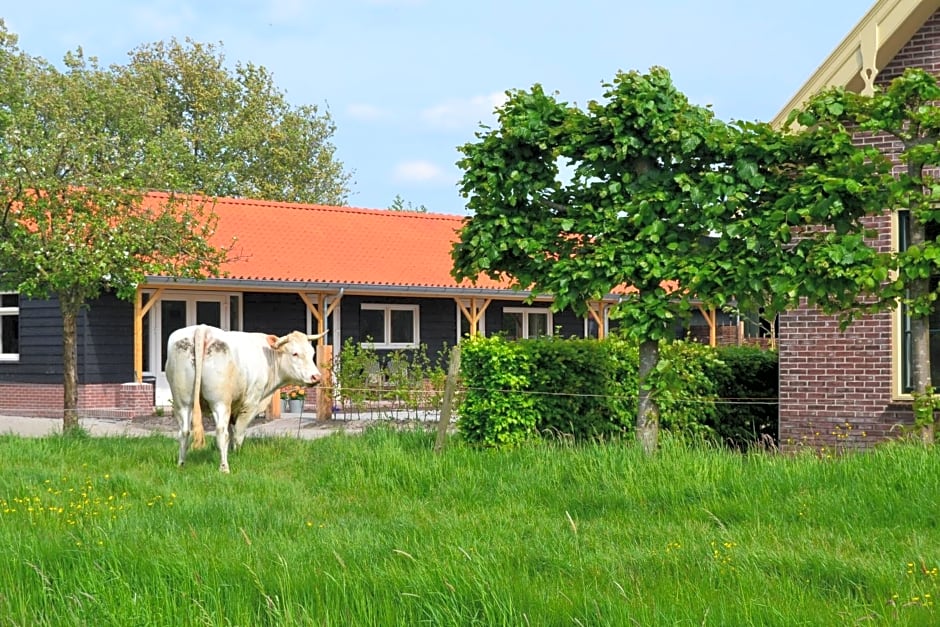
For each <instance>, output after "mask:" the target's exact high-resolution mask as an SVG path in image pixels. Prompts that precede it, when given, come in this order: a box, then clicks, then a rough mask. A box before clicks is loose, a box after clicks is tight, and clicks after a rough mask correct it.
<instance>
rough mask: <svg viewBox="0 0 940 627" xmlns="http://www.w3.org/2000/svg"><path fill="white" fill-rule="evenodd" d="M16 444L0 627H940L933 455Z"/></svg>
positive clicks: (4, 457)
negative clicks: (228, 453) (221, 454)
mask: <svg viewBox="0 0 940 627" xmlns="http://www.w3.org/2000/svg"><path fill="white" fill-rule="evenodd" d="M432 448H433V434H430V433H424V432H420V431H418V432H397V431H393V430H390V429H385V428H376V429H371V430H369V431H367V432H366V433H365V434H364V435H362V436H343V435H337V436H333V437H328V438H324V439H320V440H314V441H303V440H295V439H288V438H283V439H281V438H279V439H261V440H250V441H248V442H247V444H246V446H245V448H244V449H243V450H242V451H240V452H239V453H237V454H236V456H235V457H234V458H233V462H234V463H233V465H232V474H231V475H229V476H226V475H222V474H220V473H219V472H218V470H217V467H218V453H217V452H216V451H214V450H212V449H207V450H204V451H195V452H192V453H191V456H190V458H189V461H188V463H187V466H186V467H185V468H183V469H182V470H180V469H178V468H176V466H175V464H174V460H175V454H176V446H175V443H174V442H173V440H171V439H168V438H164V437H159V436H154V437H151V438H89V437H83V436H81V435H79V436H54V437H47V438H43V439H36V440H33V439H22V438H18V437H14V436H3V437H0V625H24V626H25V625H29V626H32V625H55V626H59V625H121V626H127V625H174V626H177V625H246V626H247V625H421V624H427V625H787V626H792V625H856V624H859V625H934V624H940V613H938V611H937V608H936V606H935V600H936V599H937V598H938V597H940V575H938V568H940V510H938V507H940V453H938V451H936V450H927V449H925V448H922V447H918V446H916V445H890V446H884V447H882V448H879V449H877V450H875V451H872V452H869V453H855V454H850V455H845V456H836V457H831V458H830V457H820V456H816V455H812V454H807V455H800V456H794V457H786V456H773V455H763V454H756V455H739V454H734V453H730V452H725V451H720V450H715V449H712V448H708V447H696V446H686V445H683V444H681V443H677V442H674V441H670V440H668V439H666V440H665V441H664V442H663V447H662V450H661V451H660V452H659V454H657V455H656V456H655V457H653V458H646V457H644V456H643V455H642V453H640V452H639V451H638V450H637V449H636V447H634V446H632V445H626V444H620V445H608V446H596V445H589V446H583V447H575V446H564V445H560V444H555V445H549V444H540V445H533V446H529V447H525V448H521V449H519V450H514V451H509V452H492V451H479V450H474V449H470V448H468V447H465V446H461V445H460V444H459V443H456V442H455V441H452V442H451V443H450V444H449V446H448V447H447V448H446V449H445V450H444V452H443V454H441V455H435V454H434V453H433V452H432Z"/></svg>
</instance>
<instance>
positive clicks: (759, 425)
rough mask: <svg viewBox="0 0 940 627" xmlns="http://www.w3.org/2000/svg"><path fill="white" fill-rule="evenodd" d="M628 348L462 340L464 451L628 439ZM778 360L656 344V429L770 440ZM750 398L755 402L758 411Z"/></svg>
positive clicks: (730, 440)
mask: <svg viewBox="0 0 940 627" xmlns="http://www.w3.org/2000/svg"><path fill="white" fill-rule="evenodd" d="M638 363H639V354H638V349H637V346H636V344H634V343H632V342H628V341H625V340H619V339H606V340H603V341H600V342H598V341H597V340H583V339H558V338H539V339H533V340H520V341H507V340H505V339H504V338H501V337H498V336H497V337H491V338H480V337H475V338H470V339H467V340H464V341H463V342H461V379H462V381H463V385H464V387H465V393H464V396H463V398H462V400H461V402H460V404H459V406H458V409H457V412H458V421H457V428H458V431H459V432H460V433H461V434H462V436H463V437H464V438H465V439H466V440H467V441H468V442H471V443H474V444H480V445H483V446H492V447H504V446H515V445H517V444H519V443H521V442H523V441H525V440H526V439H529V438H533V437H536V436H538V435H541V436H543V437H566V438H572V439H575V440H587V439H607V438H611V437H618V436H623V435H630V434H632V433H633V429H634V425H635V423H636V412H637V396H638V392H637V391H638V387H637V368H638ZM776 372H777V355H776V353H773V352H769V351H762V350H760V349H757V348H748V347H735V348H723V349H718V350H716V349H713V348H710V347H708V346H704V345H702V344H697V343H694V342H669V343H663V345H662V346H661V350H660V363H659V365H658V367H657V368H656V370H655V371H654V372H653V373H651V375H650V385H651V387H652V391H653V395H654V397H655V399H656V402H657V405H658V407H659V410H660V425H661V427H662V428H663V429H666V430H669V431H672V432H674V433H681V434H683V435H690V436H694V437H700V438H706V439H710V440H715V441H721V442H724V443H727V444H731V445H734V446H739V447H744V446H747V445H749V444H751V443H753V442H757V441H761V438H763V437H764V436H765V434H766V435H767V436H770V437H773V438H776V425H777V414H776V405H774V404H772V403H770V402H767V401H766V399H776V395H777V392H776V385H777V376H776ZM753 399H764V402H763V403H762V404H757V403H755V401H754V400H753Z"/></svg>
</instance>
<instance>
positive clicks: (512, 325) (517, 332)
mask: <svg viewBox="0 0 940 627" xmlns="http://www.w3.org/2000/svg"><path fill="white" fill-rule="evenodd" d="M551 329H552V312H551V311H550V310H548V309H539V308H535V307H506V308H505V309H503V327H502V332H503V335H505V336H506V337H508V338H510V339H513V340H517V339H521V338H530V337H539V336H542V335H551V334H552V331H551Z"/></svg>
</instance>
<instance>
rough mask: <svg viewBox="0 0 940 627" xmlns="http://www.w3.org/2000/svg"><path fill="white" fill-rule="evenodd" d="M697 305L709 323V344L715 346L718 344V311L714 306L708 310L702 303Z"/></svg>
mask: <svg viewBox="0 0 940 627" xmlns="http://www.w3.org/2000/svg"><path fill="white" fill-rule="evenodd" d="M696 307H698V310H699V311H700V312H701V313H702V317H703V318H705V322H707V323H708V345H709V346H711V347H712V348H714V347H716V346H718V327H717V325H718V311H717V310H716V309H715V308H714V307H711V308H709V309H707V310H706V309H705V308H704V307H702V305H701V304H697V305H696Z"/></svg>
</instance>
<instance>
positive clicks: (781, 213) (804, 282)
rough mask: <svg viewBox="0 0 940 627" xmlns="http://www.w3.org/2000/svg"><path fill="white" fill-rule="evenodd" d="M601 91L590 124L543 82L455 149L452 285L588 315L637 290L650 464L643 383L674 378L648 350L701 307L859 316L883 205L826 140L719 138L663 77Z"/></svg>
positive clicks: (841, 148) (720, 130) (642, 420)
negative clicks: (517, 292)
mask: <svg viewBox="0 0 940 627" xmlns="http://www.w3.org/2000/svg"><path fill="white" fill-rule="evenodd" d="M604 87H605V91H604V94H603V96H604V101H603V102H600V103H599V102H595V101H592V102H589V103H588V105H587V110H586V111H583V110H581V109H578V108H576V107H571V106H568V105H567V104H565V103H562V102H559V101H557V100H556V99H555V98H554V97H553V96H550V95H547V94H546V93H545V92H544V91H543V89H542V88H541V87H540V86H538V85H536V86H535V87H533V88H532V89H531V90H529V91H512V92H509V94H508V96H509V97H508V100H507V102H506V104H505V105H504V106H503V107H502V108H501V109H500V110H499V111H498V122H499V127H498V128H497V129H495V130H493V129H488V128H485V127H484V129H483V130H481V131H480V132H479V133H478V134H477V138H478V141H476V142H474V143H469V144H466V145H464V146H462V147H461V148H460V150H461V152H462V153H463V155H464V156H463V158H462V159H461V160H460V161H459V162H458V163H459V165H460V167H461V168H462V169H463V171H464V174H463V178H462V181H461V192H462V193H463V195H464V196H465V197H466V198H468V207H469V208H470V209H471V210H472V211H473V215H472V217H470V218H469V219H468V220H467V221H466V222H465V223H464V226H463V228H462V229H461V232H460V238H459V241H458V242H457V243H456V244H455V246H454V249H453V259H454V270H453V273H454V276H455V277H457V278H458V279H462V278H470V279H474V278H475V277H477V276H478V275H479V274H480V273H485V274H488V275H490V276H492V277H494V278H495V277H499V276H502V275H508V276H509V277H510V278H511V279H512V280H513V281H514V283H515V284H516V285H517V286H518V287H520V288H523V289H529V290H531V291H532V292H533V294H538V293H547V294H551V295H552V296H553V298H554V305H553V306H554V307H556V308H563V307H568V306H570V307H572V308H574V309H575V310H576V311H580V312H583V311H584V309H585V304H586V303H587V302H588V301H590V300H595V299H599V298H601V297H603V296H604V295H606V294H608V293H610V292H611V291H613V290H616V289H626V290H629V291H628V293H627V295H626V297H625V299H624V301H623V303H622V304H621V305H620V309H621V313H622V314H623V317H624V319H625V320H624V322H623V324H622V325H621V326H622V328H625V329H627V331H628V333H629V334H630V335H631V336H633V338H634V339H635V340H637V341H638V343H639V346H640V369H639V382H640V399H639V410H638V415H637V434H638V437H639V439H640V442H641V444H642V446H643V448H644V450H646V451H648V452H651V451H653V450H654V449H655V447H656V443H657V432H658V410H657V408H656V404H655V399H654V398H652V397H651V396H650V389H649V386H648V377H649V375H650V373H651V372H652V371H653V370H654V369H656V368H664V367H666V366H667V365H666V364H660V363H659V354H658V342H659V340H661V339H664V338H667V337H670V336H672V335H673V334H674V331H675V328H676V327H677V325H678V324H681V323H682V322H683V321H684V320H685V319H687V318H688V316H689V315H690V311H691V308H692V307H693V304H694V303H696V302H698V303H701V304H703V305H705V306H727V305H729V304H730V303H732V302H735V301H736V302H738V303H739V305H746V304H753V303H760V304H762V305H769V306H771V307H772V308H774V309H776V310H779V309H781V308H783V307H785V306H788V305H792V304H794V303H796V302H798V301H799V299H800V298H806V299H808V300H809V301H810V302H813V303H819V304H821V305H822V306H825V307H826V308H827V309H832V310H839V311H842V310H852V309H853V308H856V307H859V306H861V305H863V304H864V303H865V300H864V298H860V296H864V294H863V292H864V291H865V289H867V288H866V287H865V286H867V285H869V282H871V288H872V289H875V288H876V287H877V284H878V282H877V277H878V276H880V274H879V273H881V272H884V273H885V276H886V274H887V273H886V271H884V269H883V268H876V266H877V264H876V263H875V260H876V259H877V256H876V255H874V253H873V251H872V249H871V248H870V247H869V246H868V244H867V242H866V240H865V233H866V231H865V225H864V221H863V218H864V216H866V215H867V214H868V212H869V210H870V208H871V207H872V206H874V205H875V204H877V203H878V202H879V200H880V199H881V198H883V196H884V195H883V194H880V193H878V191H877V186H876V183H877V182H878V181H879V178H878V176H876V175H877V174H878V173H880V172H881V169H880V168H881V166H882V162H880V161H878V160H876V159H873V157H874V156H876V154H875V155H872V154H870V152H871V151H865V150H862V149H859V148H858V147H856V146H854V145H853V144H852V141H851V134H850V133H849V132H848V131H846V130H845V129H842V130H841V131H840V132H837V131H838V129H837V128H835V127H834V126H833V127H831V128H829V129H823V130H820V129H810V130H806V131H802V132H794V133H789V132H786V131H783V132H778V131H776V130H774V129H772V128H770V127H769V126H768V125H766V124H756V123H754V124H734V125H731V124H725V123H723V122H721V121H719V120H717V119H716V118H715V117H714V115H713V113H712V112H711V111H710V110H709V109H707V108H704V107H699V106H694V105H692V104H690V103H689V102H688V99H687V98H686V97H685V96H684V95H683V94H682V93H681V92H679V91H678V90H677V89H676V88H675V86H674V85H673V83H672V80H671V77H670V76H669V73H668V72H667V71H666V70H665V69H663V68H653V69H651V70H650V72H649V73H648V74H645V75H643V74H640V73H638V72H629V73H618V74H617V76H616V77H615V79H614V81H613V83H612V84H605V85H604ZM827 130H828V133H827V132H826V131H827ZM560 166H564V167H565V168H567V171H565V170H563V169H562V167H560ZM823 166H826V167H823ZM829 166H831V168H829ZM827 168H829V169H827ZM882 206H883V205H882ZM820 225H821V226H822V228H818V227H820ZM829 227H832V228H829ZM856 260H865V261H870V262H871V263H870V264H868V265H864V266H863V267H861V268H858V267H856V264H855V261H856ZM873 277H874V278H873Z"/></svg>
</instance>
